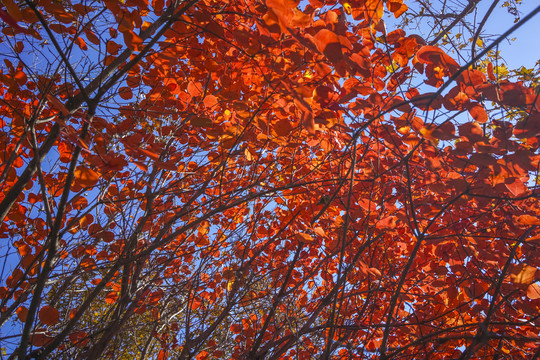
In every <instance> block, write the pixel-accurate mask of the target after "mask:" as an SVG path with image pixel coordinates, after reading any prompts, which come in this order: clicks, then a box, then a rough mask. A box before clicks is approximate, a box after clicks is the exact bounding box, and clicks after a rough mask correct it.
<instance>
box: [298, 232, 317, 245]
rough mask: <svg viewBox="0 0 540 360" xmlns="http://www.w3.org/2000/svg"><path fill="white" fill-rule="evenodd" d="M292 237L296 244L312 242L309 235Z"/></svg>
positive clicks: (301, 234) (303, 234)
mask: <svg viewBox="0 0 540 360" xmlns="http://www.w3.org/2000/svg"><path fill="white" fill-rule="evenodd" d="M294 237H295V238H296V240H297V241H298V242H301V243H304V244H309V243H311V242H313V237H312V236H311V235H308V234H306V233H296V234H294Z"/></svg>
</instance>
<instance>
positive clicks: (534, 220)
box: [516, 215, 540, 225]
mask: <svg viewBox="0 0 540 360" xmlns="http://www.w3.org/2000/svg"><path fill="white" fill-rule="evenodd" d="M516 222H517V223H518V224H520V225H540V219H539V218H538V217H536V216H531V215H520V216H518V217H517V218H516Z"/></svg>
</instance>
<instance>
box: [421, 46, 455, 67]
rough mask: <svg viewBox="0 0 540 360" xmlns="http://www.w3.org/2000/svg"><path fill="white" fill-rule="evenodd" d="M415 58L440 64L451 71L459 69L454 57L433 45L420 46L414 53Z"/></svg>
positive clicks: (422, 61)
mask: <svg viewBox="0 0 540 360" xmlns="http://www.w3.org/2000/svg"><path fill="white" fill-rule="evenodd" d="M416 58H417V59H418V61H420V62H421V63H424V64H432V65H434V66H442V67H445V68H448V69H449V70H450V71H452V72H454V71H456V70H458V69H459V64H458V63H457V62H456V61H455V60H454V59H452V58H451V57H450V56H448V55H447V54H446V53H445V52H444V51H443V50H441V49H439V48H438V47H435V46H431V45H426V46H422V47H421V48H420V50H418V52H417V53H416Z"/></svg>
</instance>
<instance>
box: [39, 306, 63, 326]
mask: <svg viewBox="0 0 540 360" xmlns="http://www.w3.org/2000/svg"><path fill="white" fill-rule="evenodd" d="M38 315H39V320H40V321H41V322H42V323H43V324H45V325H51V326H52V325H56V324H57V323H58V321H59V320H60V313H59V312H58V310H56V309H55V308H53V307H52V306H48V305H45V306H44V307H42V308H41V310H39V314H38Z"/></svg>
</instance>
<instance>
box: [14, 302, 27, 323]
mask: <svg viewBox="0 0 540 360" xmlns="http://www.w3.org/2000/svg"><path fill="white" fill-rule="evenodd" d="M15 312H16V313H17V317H18V318H19V320H20V321H21V322H25V321H26V317H27V316H28V309H27V308H26V307H25V306H19V307H18V308H17V310H16V311H15Z"/></svg>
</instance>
